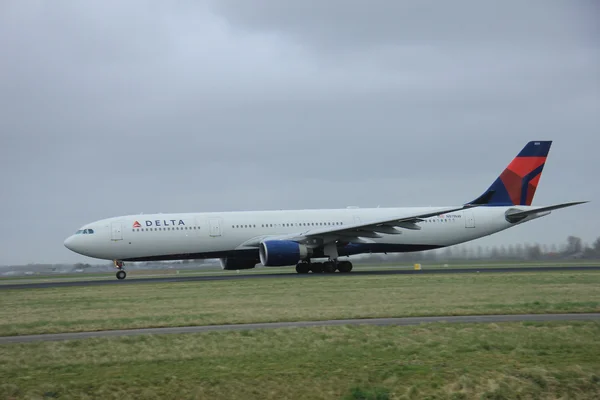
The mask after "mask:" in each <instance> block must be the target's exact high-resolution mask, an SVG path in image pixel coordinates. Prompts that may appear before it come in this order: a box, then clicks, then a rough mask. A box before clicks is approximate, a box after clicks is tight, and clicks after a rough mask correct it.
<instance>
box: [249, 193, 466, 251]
mask: <svg viewBox="0 0 600 400" xmlns="http://www.w3.org/2000/svg"><path fill="white" fill-rule="evenodd" d="M472 207H476V206H475V205H470V204H469V205H463V206H460V207H448V208H437V209H432V210H429V211H427V212H425V213H417V214H415V213H414V212H413V213H410V212H407V213H405V214H404V215H397V216H394V217H393V218H385V219H377V220H371V221H364V222H360V223H355V224H350V225H342V226H327V227H322V228H316V229H308V230H306V231H303V232H297V233H292V234H286V235H269V236H263V237H256V238H253V239H251V240H249V241H247V242H245V243H243V245H242V246H241V247H246V248H247V247H258V246H259V244H260V242H261V241H263V240H266V239H268V240H292V241H295V242H298V243H303V244H306V245H308V246H310V247H319V246H323V245H324V244H327V243H331V242H335V241H344V242H353V243H370V241H369V240H368V238H379V237H381V233H385V234H388V235H395V234H400V233H402V232H401V230H399V229H398V228H401V229H412V230H418V229H421V227H420V226H419V225H417V223H418V222H422V221H423V220H424V218H429V217H433V216H436V215H440V214H447V213H450V212H454V211H460V210H464V209H467V208H472Z"/></svg>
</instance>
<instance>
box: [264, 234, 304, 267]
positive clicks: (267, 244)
mask: <svg viewBox="0 0 600 400" xmlns="http://www.w3.org/2000/svg"><path fill="white" fill-rule="evenodd" d="M311 253H312V249H309V248H308V247H306V246H305V245H303V244H300V243H297V242H294V241H292V240H265V241H263V242H261V243H260V248H259V250H258V254H259V256H260V262H261V264H262V265H264V266H265V267H283V266H285V265H294V264H296V263H298V261H300V260H304V259H306V258H308V257H309V256H310V255H311Z"/></svg>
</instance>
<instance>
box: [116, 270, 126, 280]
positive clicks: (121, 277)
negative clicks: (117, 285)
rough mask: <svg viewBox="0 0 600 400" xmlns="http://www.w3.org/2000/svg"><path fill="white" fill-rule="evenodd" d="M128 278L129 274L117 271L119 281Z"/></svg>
mask: <svg viewBox="0 0 600 400" xmlns="http://www.w3.org/2000/svg"><path fill="white" fill-rule="evenodd" d="M126 276H127V272H125V271H123V270H120V271H117V279H125V277H126Z"/></svg>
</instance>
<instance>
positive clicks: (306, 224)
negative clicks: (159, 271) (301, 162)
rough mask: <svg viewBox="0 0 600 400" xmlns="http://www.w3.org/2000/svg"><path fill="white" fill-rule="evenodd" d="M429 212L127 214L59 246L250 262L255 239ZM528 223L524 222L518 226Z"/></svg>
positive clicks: (390, 243) (406, 241) (428, 234)
mask: <svg viewBox="0 0 600 400" xmlns="http://www.w3.org/2000/svg"><path fill="white" fill-rule="evenodd" d="M515 208H518V209H521V210H527V209H532V208H535V207H527V206H515V207H476V208H472V209H467V210H461V211H457V212H453V213H450V214H446V215H440V216H436V217H431V218H426V219H425V221H424V222H419V223H418V225H419V226H420V227H421V229H420V230H410V229H401V230H400V231H401V232H400V234H391V235H390V234H382V235H381V236H382V237H379V238H370V239H367V241H368V242H369V243H367V244H364V243H363V244H360V245H359V244H357V245H352V246H348V247H343V248H341V249H340V256H344V255H352V254H360V253H369V252H374V253H378V252H405V251H419V250H428V249H434V248H440V247H445V246H451V245H454V244H457V243H462V242H466V241H470V240H473V239H477V238H480V237H483V236H487V235H490V234H493V233H495V232H499V231H502V230H504V229H507V228H509V227H511V226H514V225H517V224H515V223H509V222H508V221H507V220H506V219H505V217H504V215H505V212H506V211H507V210H508V209H515ZM435 209H436V208H433V207H418V208H417V207H415V208H365V209H360V208H345V209H324V210H291V211H244V212H217V213H180V214H149V215H128V216H122V217H115V218H108V219H103V220H100V221H96V222H93V223H90V224H87V225H85V226H83V227H82V228H81V229H80V231H78V232H81V231H83V232H85V230H88V229H91V230H92V231H93V233H88V234H84V233H78V234H75V235H72V236H70V237H69V238H68V239H67V240H66V241H65V246H66V247H68V248H69V249H71V250H73V251H75V252H77V253H80V254H83V255H86V256H89V257H94V258H99V259H107V260H123V261H144V260H175V259H186V258H219V257H227V256H228V255H229V256H231V255H232V254H247V255H250V256H252V255H253V254H256V256H257V257H258V248H257V247H256V246H250V245H249V243H256V240H257V239H258V240H260V238H264V237H268V236H272V235H285V234H292V233H298V232H305V231H310V230H311V229H317V228H322V227H327V226H333V225H341V226H343V225H350V224H355V223H360V222H361V221H367V220H377V219H382V218H393V217H394V216H395V215H399V214H400V215H401V214H403V213H406V212H407V210H410V211H411V212H414V213H423V212H426V211H427V210H435ZM530 219H533V218H527V219H526V220H524V221H521V222H520V223H523V222H525V221H528V220H530Z"/></svg>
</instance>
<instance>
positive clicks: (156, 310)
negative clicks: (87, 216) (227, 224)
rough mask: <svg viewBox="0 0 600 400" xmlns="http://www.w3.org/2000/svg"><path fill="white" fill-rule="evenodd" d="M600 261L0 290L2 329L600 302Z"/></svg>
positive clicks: (571, 308) (532, 308) (483, 310)
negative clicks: (578, 266)
mask: <svg viewBox="0 0 600 400" xmlns="http://www.w3.org/2000/svg"><path fill="white" fill-rule="evenodd" d="M599 288H600V271H585V272H576V271H573V272H541V273H525V272H523V273H517V274H508V273H505V274H468V275H464V274H460V275H419V276H415V275H389V276H377V275H367V276H351V274H350V275H345V276H343V275H342V276H336V277H319V276H316V277H310V278H305V279H285V278H281V279H251V280H231V281H204V282H186V283H149V284H144V285H107V286H95V287H66V288H48V289H32V290H27V289H19V290H1V291H0V303H1V304H2V308H1V309H0V335H3V336H6V335H22V334H33V333H55V332H74V331H86V330H101V329H124V328H142V327H164V326H182V325H208V324H228V323H248V322H275V321H298V320H323V319H341V318H374V317H400V316H421V315H464V314H491V313H500V314H514V313H547V312H598V311H600V289H599Z"/></svg>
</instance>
